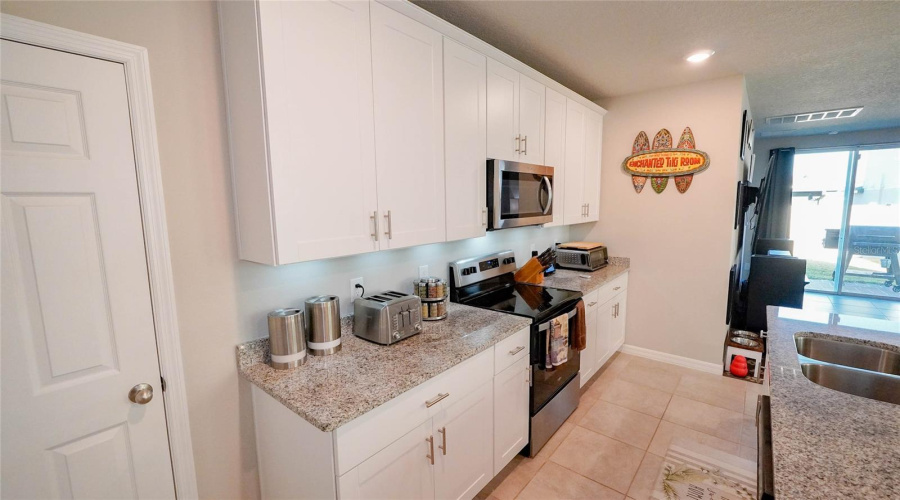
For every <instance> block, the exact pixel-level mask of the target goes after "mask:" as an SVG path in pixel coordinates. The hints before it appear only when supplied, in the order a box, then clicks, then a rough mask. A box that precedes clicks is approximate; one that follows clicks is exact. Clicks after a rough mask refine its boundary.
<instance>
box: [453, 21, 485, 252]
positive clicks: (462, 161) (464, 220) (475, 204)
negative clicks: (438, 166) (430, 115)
mask: <svg viewBox="0 0 900 500" xmlns="http://www.w3.org/2000/svg"><path fill="white" fill-rule="evenodd" d="M486 148H487V58H486V57H485V56H483V55H482V54H479V53H478V52H475V51H474V50H472V49H469V48H467V47H464V46H462V45H460V44H458V43H456V42H454V41H453V40H450V39H449V38H444V169H445V172H444V174H445V175H444V180H445V183H446V193H447V203H446V205H447V240H448V241H452V240H460V239H463V238H476V237H478V236H484V232H485V229H487V200H486V189H487V187H486V184H487V178H486V171H485V159H486V158H487V150H486Z"/></svg>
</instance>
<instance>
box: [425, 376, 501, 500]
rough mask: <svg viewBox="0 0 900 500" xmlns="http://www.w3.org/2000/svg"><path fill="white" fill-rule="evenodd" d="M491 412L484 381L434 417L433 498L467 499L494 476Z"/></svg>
mask: <svg viewBox="0 0 900 500" xmlns="http://www.w3.org/2000/svg"><path fill="white" fill-rule="evenodd" d="M493 415H494V409H493V387H491V384H485V385H483V386H482V387H481V388H480V389H478V390H476V391H473V392H471V393H469V394H468V395H467V396H466V397H465V398H464V399H462V400H461V401H459V402H457V403H455V404H453V405H451V406H450V407H448V408H447V409H446V410H443V411H442V412H441V413H439V414H438V415H436V416H435V417H434V419H433V421H434V423H433V426H432V431H433V432H432V435H433V436H434V453H435V455H436V457H435V463H434V496H435V498H439V499H451V500H459V499H466V500H468V499H470V498H472V497H474V496H475V494H476V493H478V492H479V491H481V489H482V488H484V486H485V485H486V484H487V483H488V481H490V480H491V478H492V477H494V463H493V460H492V457H493V451H494V449H493V448H494V447H493V432H492V426H491V422H493Z"/></svg>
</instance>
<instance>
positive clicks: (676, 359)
mask: <svg viewBox="0 0 900 500" xmlns="http://www.w3.org/2000/svg"><path fill="white" fill-rule="evenodd" d="M619 352H624V353H625V354H631V355H632V356H640V357H642V358H647V359H652V360H654V361H661V362H663V363H669V364H670V365H676V366H681V367H684V368H691V369H693V370H700V371H701V372H706V373H714V374H716V375H721V374H722V365H719V364H716V363H709V362H706V361H700V360H698V359H692V358H686V357H684V356H677V355H675V354H669V353H667V352H660V351H654V350H653V349H647V348H644V347H638V346H635V345H628V344H624V345H622V347H620V348H619Z"/></svg>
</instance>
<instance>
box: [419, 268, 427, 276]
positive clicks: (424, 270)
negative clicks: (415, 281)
mask: <svg viewBox="0 0 900 500" xmlns="http://www.w3.org/2000/svg"><path fill="white" fill-rule="evenodd" d="M427 277H428V266H419V278H427Z"/></svg>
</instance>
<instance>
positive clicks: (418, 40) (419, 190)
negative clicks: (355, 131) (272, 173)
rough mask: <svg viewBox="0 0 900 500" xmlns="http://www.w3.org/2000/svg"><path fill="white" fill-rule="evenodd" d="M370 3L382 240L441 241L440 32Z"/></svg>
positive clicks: (386, 243) (404, 243) (396, 243)
mask: <svg viewBox="0 0 900 500" xmlns="http://www.w3.org/2000/svg"><path fill="white" fill-rule="evenodd" d="M369 5H370V6H371V9H372V71H373V82H372V83H373V88H374V97H375V166H376V171H377V178H378V183H377V186H378V210H379V212H380V215H381V218H380V221H379V230H380V232H381V235H380V238H381V248H402V247H408V246H412V245H422V244H426V243H435V242H438V241H445V240H446V237H447V235H446V230H445V227H446V220H445V216H444V214H445V210H444V112H443V110H444V90H443V86H444V79H443V76H442V73H443V63H442V60H443V37H442V36H441V35H440V34H439V33H438V32H437V31H435V30H433V29H431V28H429V27H427V26H425V25H423V24H420V23H418V22H416V21H413V20H412V19H410V18H408V17H406V16H404V15H403V14H400V13H398V12H396V11H394V10H391V9H390V8H388V7H385V6H383V5H381V4H379V3H377V2H372V3H370V4H369ZM344 181H345V179H343V178H335V177H334V176H332V182H334V183H336V184H341V183H343V182H344ZM308 216H312V217H315V216H317V213H316V214H308Z"/></svg>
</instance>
